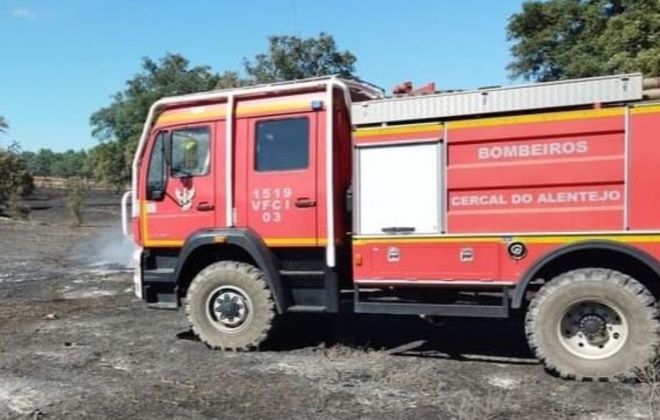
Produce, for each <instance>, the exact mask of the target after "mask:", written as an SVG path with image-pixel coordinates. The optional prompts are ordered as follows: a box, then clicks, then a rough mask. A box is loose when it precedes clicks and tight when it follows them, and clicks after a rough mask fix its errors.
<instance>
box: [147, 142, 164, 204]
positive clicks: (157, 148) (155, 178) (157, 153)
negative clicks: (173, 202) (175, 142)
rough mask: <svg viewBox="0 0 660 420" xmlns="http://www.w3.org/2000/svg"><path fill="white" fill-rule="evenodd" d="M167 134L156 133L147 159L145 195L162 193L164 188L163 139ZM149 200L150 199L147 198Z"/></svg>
mask: <svg viewBox="0 0 660 420" xmlns="http://www.w3.org/2000/svg"><path fill="white" fill-rule="evenodd" d="M166 136H167V133H165V132H161V133H158V136H157V137H156V141H155V142H154V146H153V148H152V149H151V156H150V157H149V171H148V173H147V195H148V196H151V195H153V194H154V193H157V192H162V191H163V190H164V188H165V138H166ZM148 198H151V197H148Z"/></svg>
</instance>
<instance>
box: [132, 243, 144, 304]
mask: <svg viewBox="0 0 660 420" xmlns="http://www.w3.org/2000/svg"><path fill="white" fill-rule="evenodd" d="M142 283H143V278H142V248H137V249H136V250H135V251H133V285H134V291H133V292H134V293H135V296H137V297H138V298H139V299H140V300H142V299H143V292H142V291H143V287H142V286H143V284H142Z"/></svg>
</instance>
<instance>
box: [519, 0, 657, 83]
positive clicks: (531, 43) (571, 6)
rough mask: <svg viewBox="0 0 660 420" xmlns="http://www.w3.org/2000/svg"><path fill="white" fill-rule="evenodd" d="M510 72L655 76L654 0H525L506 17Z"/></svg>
mask: <svg viewBox="0 0 660 420" xmlns="http://www.w3.org/2000/svg"><path fill="white" fill-rule="evenodd" d="M507 37H508V39H509V40H510V41H513V42H514V43H513V45H512V47H511V53H512V55H513V60H512V62H511V63H510V64H509V65H508V67H507V69H508V70H509V73H510V75H511V76H512V77H523V78H524V79H526V80H536V81H550V80H559V79H565V78H577V77H591V76H603V75H611V74H616V73H624V72H638V71H639V72H642V73H644V74H645V75H646V76H658V75H660V2H659V1H658V0H547V1H540V0H528V1H526V2H525V3H523V6H522V11H520V12H519V13H517V14H514V15H512V16H511V17H510V19H509V22H508V25H507Z"/></svg>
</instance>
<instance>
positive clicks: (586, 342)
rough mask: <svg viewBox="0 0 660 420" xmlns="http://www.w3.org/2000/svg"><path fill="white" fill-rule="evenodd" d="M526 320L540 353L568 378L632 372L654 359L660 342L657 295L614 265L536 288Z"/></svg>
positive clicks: (562, 277) (579, 272) (567, 275)
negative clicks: (614, 269) (653, 294)
mask: <svg viewBox="0 0 660 420" xmlns="http://www.w3.org/2000/svg"><path fill="white" fill-rule="evenodd" d="M525 321H526V322H525V328H526V333H527V339H528V342H529V345H530V347H531V348H532V350H533V351H534V353H535V354H536V356H537V357H538V358H539V359H540V360H541V361H542V362H543V363H544V364H545V365H546V367H547V368H548V369H550V370H552V371H555V372H556V373H558V374H559V375H560V376H562V377H566V378H568V377H573V378H577V379H597V378H607V379H617V378H624V377H631V376H634V375H635V374H636V369H638V368H642V367H644V366H646V365H648V364H649V363H650V362H651V361H652V360H653V358H654V356H655V351H656V348H657V345H658V342H659V337H658V331H659V330H660V322H659V321H658V309H657V307H656V300H655V298H654V297H653V296H652V295H651V294H650V293H649V291H648V290H647V289H646V288H645V287H644V286H643V285H642V284H641V283H639V282H638V281H637V280H635V279H633V278H631V277H629V276H627V275H624V274H622V273H620V272H617V271H613V270H605V269H579V270H574V271H570V272H567V273H564V274H561V275H559V276H558V277H556V278H555V279H553V280H552V281H550V282H549V283H548V284H546V285H545V286H544V287H543V288H542V289H541V290H540V291H539V292H538V293H537V295H536V296H535V298H534V299H533V301H532V302H531V305H530V307H529V309H528V311H527V314H526V320H525Z"/></svg>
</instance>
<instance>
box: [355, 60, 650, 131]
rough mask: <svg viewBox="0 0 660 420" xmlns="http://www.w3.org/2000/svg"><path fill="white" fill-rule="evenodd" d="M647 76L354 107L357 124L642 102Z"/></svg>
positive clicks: (488, 90) (411, 98)
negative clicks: (644, 77) (645, 77)
mask: <svg viewBox="0 0 660 420" xmlns="http://www.w3.org/2000/svg"><path fill="white" fill-rule="evenodd" d="M644 87H645V81H644V79H643V76H642V74H640V73H631V74H621V75H615V76H603V77H591V78H583V79H571V80H562V81H556V82H543V83H534V84H528V85H520V86H511V87H496V88H484V89H475V90H466V91H458V92H450V93H433V94H424V95H418V96H397V97H388V98H382V99H375V100H369V101H365V102H358V103H354V104H353V105H352V120H353V124H355V125H368V124H385V123H395V122H396V123H402V122H406V121H414V120H425V119H440V118H441V119H448V118H455V117H461V116H468V115H487V114H500V113H506V112H514V111H523V110H524V111H531V110H540V109H549V108H567V107H578V106H584V105H593V104H606V103H620V102H632V101H640V100H642V99H643V97H644Z"/></svg>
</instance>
